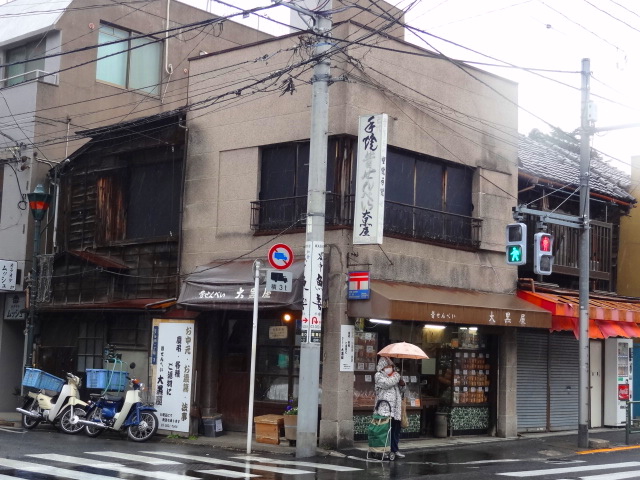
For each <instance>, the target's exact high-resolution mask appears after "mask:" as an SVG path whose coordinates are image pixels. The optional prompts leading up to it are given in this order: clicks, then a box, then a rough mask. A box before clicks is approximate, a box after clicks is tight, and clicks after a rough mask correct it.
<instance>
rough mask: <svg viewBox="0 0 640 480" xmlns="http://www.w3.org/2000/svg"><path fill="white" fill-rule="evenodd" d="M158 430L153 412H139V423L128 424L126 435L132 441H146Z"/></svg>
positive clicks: (156, 418)
mask: <svg viewBox="0 0 640 480" xmlns="http://www.w3.org/2000/svg"><path fill="white" fill-rule="evenodd" d="M157 430H158V417H156V416H155V414H154V413H153V412H149V411H145V412H140V423H139V424H138V425H130V426H129V427H128V428H127V435H128V436H129V438H130V439H131V440H133V441H134V442H146V441H147V440H149V439H150V438H151V437H153V435H154V434H155V433H156V431H157Z"/></svg>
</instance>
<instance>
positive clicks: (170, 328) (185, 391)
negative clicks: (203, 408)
mask: <svg viewBox="0 0 640 480" xmlns="http://www.w3.org/2000/svg"><path fill="white" fill-rule="evenodd" d="M157 328H158V330H157V348H158V354H157V358H156V378H155V380H156V381H155V386H154V394H155V397H156V401H155V407H156V409H157V410H158V419H159V422H160V424H159V428H160V429H162V430H172V431H175V432H188V431H189V408H190V406H191V379H192V372H191V369H192V365H193V345H194V335H193V332H194V323H193V322H191V321H186V322H185V321H180V322H176V321H171V322H161V323H160V324H159V325H158V326H157ZM154 337H155V331H154ZM154 341H155V338H154Z"/></svg>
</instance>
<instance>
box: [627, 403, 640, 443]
mask: <svg viewBox="0 0 640 480" xmlns="http://www.w3.org/2000/svg"><path fill="white" fill-rule="evenodd" d="M634 403H640V401H638V400H635V401H631V400H628V401H627V424H626V425H625V437H624V438H625V442H626V444H627V445H630V439H629V436H630V435H631V434H632V433H640V419H637V420H634V419H632V418H631V405H633V404H634Z"/></svg>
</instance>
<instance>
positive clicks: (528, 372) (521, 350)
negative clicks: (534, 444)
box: [516, 329, 549, 432]
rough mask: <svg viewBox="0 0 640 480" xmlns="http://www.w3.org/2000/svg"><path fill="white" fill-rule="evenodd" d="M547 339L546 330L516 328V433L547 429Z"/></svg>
mask: <svg viewBox="0 0 640 480" xmlns="http://www.w3.org/2000/svg"><path fill="white" fill-rule="evenodd" d="M548 339H549V334H548V333H547V332H546V331H538V330H524V329H523V330H518V379H517V388H518V391H517V401H516V408H517V416H518V432H541V431H546V430H547V380H548V367H547V366H548V358H549V349H548Z"/></svg>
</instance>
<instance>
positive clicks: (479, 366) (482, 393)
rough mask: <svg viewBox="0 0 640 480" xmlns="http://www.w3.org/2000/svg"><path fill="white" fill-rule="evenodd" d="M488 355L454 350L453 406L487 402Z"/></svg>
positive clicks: (488, 381) (476, 404) (489, 370)
mask: <svg viewBox="0 0 640 480" xmlns="http://www.w3.org/2000/svg"><path fill="white" fill-rule="evenodd" d="M489 362H490V354H489V353H486V352H477V351H465V350H456V351H455V352H454V356H453V398H452V404H453V405H473V406H478V405H480V404H486V403H488V401H489V388H490V386H491V382H490V372H491V369H490V365H489Z"/></svg>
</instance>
